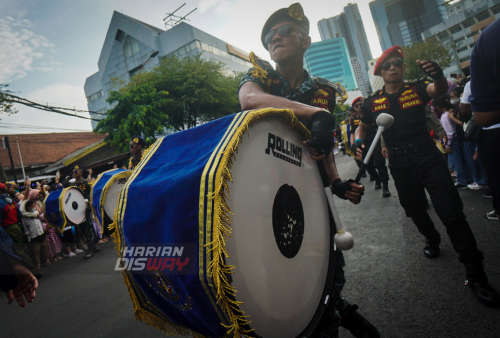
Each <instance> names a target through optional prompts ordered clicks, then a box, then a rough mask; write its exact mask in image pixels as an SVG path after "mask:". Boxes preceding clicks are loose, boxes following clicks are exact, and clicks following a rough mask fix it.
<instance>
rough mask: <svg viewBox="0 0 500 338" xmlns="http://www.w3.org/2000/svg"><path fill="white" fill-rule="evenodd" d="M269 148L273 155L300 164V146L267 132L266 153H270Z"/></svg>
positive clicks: (299, 165)
mask: <svg viewBox="0 0 500 338" xmlns="http://www.w3.org/2000/svg"><path fill="white" fill-rule="evenodd" d="M271 150H272V153H273V156H274V157H277V158H279V159H281V160H283V161H286V162H290V163H292V164H295V165H296V166H298V167H301V166H302V148H301V147H299V146H298V145H295V144H293V143H292V142H289V141H287V140H285V139H284V138H281V137H279V136H276V135H274V134H271V133H269V134H268V138H267V149H266V150H265V151H266V154H270V151H271Z"/></svg>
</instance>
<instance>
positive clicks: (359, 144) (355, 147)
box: [351, 139, 364, 158]
mask: <svg viewBox="0 0 500 338" xmlns="http://www.w3.org/2000/svg"><path fill="white" fill-rule="evenodd" d="M363 145H364V143H363V141H362V140H360V139H357V140H356V142H354V144H353V145H352V146H351V151H352V152H353V153H354V155H355V156H356V157H357V158H361V157H362V155H361V156H359V154H358V149H361V154H362V153H363V148H362V146H363Z"/></svg>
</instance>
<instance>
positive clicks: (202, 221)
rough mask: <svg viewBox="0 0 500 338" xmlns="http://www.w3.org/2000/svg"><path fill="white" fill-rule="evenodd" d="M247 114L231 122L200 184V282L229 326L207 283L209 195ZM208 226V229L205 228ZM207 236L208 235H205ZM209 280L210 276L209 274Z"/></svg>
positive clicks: (213, 289) (208, 162) (214, 291)
mask: <svg viewBox="0 0 500 338" xmlns="http://www.w3.org/2000/svg"><path fill="white" fill-rule="evenodd" d="M246 113H247V112H244V113H238V114H236V116H235V117H234V118H233V120H232V121H231V124H230V125H229V127H228V128H227V130H226V132H225V133H224V136H223V137H222V138H221V140H220V142H219V144H218V145H217V146H216V147H215V149H214V151H213V152H212V154H211V155H210V158H209V160H208V161H207V164H206V165H205V168H204V169H203V173H202V175H201V183H200V205H199V236H198V237H199V277H200V282H201V285H202V286H203V289H204V290H205V293H206V294H207V297H208V298H209V300H210V302H211V303H212V306H213V308H214V309H215V311H216V312H217V315H218V316H219V318H220V320H221V321H222V322H225V323H226V324H228V320H227V318H225V317H224V316H223V314H222V313H220V311H219V307H218V306H217V304H216V302H215V300H214V298H213V295H212V293H213V294H215V295H216V294H217V292H216V290H215V288H214V286H213V283H211V284H209V285H207V284H206V283H205V272H206V271H207V269H208V265H209V262H211V259H210V258H209V254H210V253H209V252H207V251H206V244H207V243H210V241H211V237H212V236H211V229H210V225H211V220H212V219H211V216H212V199H211V198H209V197H208V194H210V193H211V192H212V190H213V174H214V171H215V167H216V165H215V166H214V162H216V164H218V163H219V161H220V157H221V155H222V153H220V152H219V151H220V149H221V148H224V147H225V146H226V145H227V142H228V140H229V138H230V137H229V135H231V133H233V132H234V130H235V129H234V126H235V125H239V123H240V122H241V121H242V120H243V118H244V116H245V115H246ZM209 171H210V173H209V176H208V177H207V173H208V172H209ZM207 180H208V184H207V185H208V191H206V186H207V185H206V183H205V182H206V181H207ZM205 197H207V215H206V217H205V214H204V212H205ZM205 226H206V228H205ZM205 234H206V235H205ZM206 238H210V240H208V241H206V240H205V239H206ZM205 255H206V257H205ZM207 278H208V274H207ZM209 287H210V288H211V289H212V292H211V291H210V290H209Z"/></svg>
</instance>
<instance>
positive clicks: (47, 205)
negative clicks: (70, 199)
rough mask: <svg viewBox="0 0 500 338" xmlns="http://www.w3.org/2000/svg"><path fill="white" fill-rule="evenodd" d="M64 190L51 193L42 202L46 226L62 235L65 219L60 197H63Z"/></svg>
mask: <svg viewBox="0 0 500 338" xmlns="http://www.w3.org/2000/svg"><path fill="white" fill-rule="evenodd" d="M65 191H66V189H61V190H56V191H53V192H51V193H50V194H48V195H47V197H45V200H44V201H43V215H44V217H45V221H46V222H47V224H48V225H49V226H51V227H53V228H55V229H57V230H58V231H59V232H60V233H63V231H64V228H65V227H66V223H67V220H66V217H65V216H64V212H63V208H62V201H60V197H61V195H62V196H64V194H63V192H65Z"/></svg>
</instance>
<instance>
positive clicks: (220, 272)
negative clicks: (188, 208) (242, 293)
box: [206, 53, 311, 338]
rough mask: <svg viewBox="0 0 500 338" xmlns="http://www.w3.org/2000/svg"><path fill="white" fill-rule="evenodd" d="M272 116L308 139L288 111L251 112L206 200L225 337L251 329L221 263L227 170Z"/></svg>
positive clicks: (227, 214) (226, 231)
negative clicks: (247, 138) (248, 136)
mask: <svg viewBox="0 0 500 338" xmlns="http://www.w3.org/2000/svg"><path fill="white" fill-rule="evenodd" d="M252 54H253V53H252ZM252 54H250V58H252ZM252 62H254V60H253V61H252ZM273 116H275V117H281V118H282V119H283V120H284V121H285V123H287V124H288V125H289V126H290V127H292V128H293V129H295V130H297V131H299V132H300V133H301V135H302V136H303V137H304V138H305V139H308V138H310V137H311V134H310V132H309V130H307V128H306V127H304V125H303V124H302V123H300V121H299V120H298V119H297V117H296V116H295V114H294V113H293V111H291V110H288V109H276V108H265V109H259V110H255V111H252V112H250V113H249V114H248V115H247V116H246V117H245V119H244V121H243V123H242V124H241V125H240V126H239V127H238V128H237V129H236V130H235V131H234V133H233V135H232V137H231V140H230V141H229V143H228V145H227V147H226V149H225V150H224V151H223V152H222V160H221V162H220V165H219V168H218V170H217V173H216V180H215V185H214V192H213V193H211V194H209V196H208V198H211V199H213V200H214V219H213V240H212V242H210V243H208V244H207V245H206V247H207V251H208V252H211V253H212V254H213V258H212V261H211V262H210V264H209V266H208V272H207V273H208V274H210V276H211V278H212V280H213V283H214V287H215V289H216V291H217V304H218V305H219V306H220V307H221V308H222V309H223V311H224V312H225V314H226V315H227V316H228V318H229V322H230V324H229V325H225V324H222V325H223V326H224V327H226V329H227V330H228V331H227V335H228V336H232V337H233V338H240V337H241V336H244V337H249V335H248V334H249V333H250V332H251V331H253V329H252V330H246V329H244V328H243V326H245V325H249V324H250V323H251V321H250V320H249V319H248V318H249V316H248V315H245V312H243V311H241V310H240V309H239V306H240V305H241V304H242V302H239V301H235V300H233V299H231V298H236V297H235V296H236V289H235V288H234V287H232V286H231V284H229V280H228V278H227V275H228V274H230V273H234V270H235V267H234V266H232V265H227V264H226V263H225V261H224V258H225V257H229V254H228V252H227V249H226V240H227V238H228V237H232V235H231V234H232V229H231V223H232V221H231V215H233V213H232V212H231V208H230V207H229V205H228V203H227V201H228V200H229V199H230V197H231V193H230V191H229V182H232V175H231V170H230V169H231V167H232V164H233V160H234V159H235V157H236V152H237V148H238V145H239V144H240V143H241V141H242V138H243V135H244V134H245V132H247V131H248V129H249V127H250V126H252V125H253V124H254V123H255V122H257V121H259V120H260V119H262V118H265V117H273Z"/></svg>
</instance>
